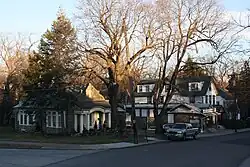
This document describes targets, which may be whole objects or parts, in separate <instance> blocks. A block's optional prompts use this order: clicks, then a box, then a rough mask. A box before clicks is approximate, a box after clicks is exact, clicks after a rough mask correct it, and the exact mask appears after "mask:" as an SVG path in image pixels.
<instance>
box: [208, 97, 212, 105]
mask: <svg viewBox="0 0 250 167" xmlns="http://www.w3.org/2000/svg"><path fill="white" fill-rule="evenodd" d="M209 104H212V96H211V95H209Z"/></svg>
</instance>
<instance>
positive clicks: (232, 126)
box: [222, 120, 248, 129]
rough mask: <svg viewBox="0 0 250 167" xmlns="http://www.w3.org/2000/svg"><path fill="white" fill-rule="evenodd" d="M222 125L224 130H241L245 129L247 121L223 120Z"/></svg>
mask: <svg viewBox="0 0 250 167" xmlns="http://www.w3.org/2000/svg"><path fill="white" fill-rule="evenodd" d="M222 125H223V126H224V127H225V128H226V129H235V127H236V128H237V129H243V128H247V125H248V124H247V121H244V120H224V121H223V122H222Z"/></svg>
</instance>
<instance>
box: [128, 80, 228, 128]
mask: <svg viewBox="0 0 250 167" xmlns="http://www.w3.org/2000/svg"><path fill="white" fill-rule="evenodd" d="M156 81H157V80H142V81H141V82H139V83H138V84H137V86H136V91H135V93H134V95H135V112H136V117H148V118H150V119H152V118H153V117H154V114H153V104H152V100H153V92H152V90H153V89H154V85H155V83H156ZM167 91H168V83H166V85H165V87H164V89H163V92H162V94H161V97H160V104H159V111H158V113H160V112H161V110H162V106H163V102H164V101H165V99H166V95H167ZM224 95H225V94H223V95H222V93H221V90H220V89H219V88H218V87H217V85H216V83H215V80H214V78H213V77H211V76H200V77H181V78H178V79H177V80H176V91H175V92H174V94H173V96H172V98H171V100H170V102H169V104H168V106H167V110H166V111H165V112H167V113H168V112H170V111H171V109H173V108H174V107H176V106H177V105H179V104H189V105H192V106H194V107H197V108H199V109H200V111H201V113H203V114H204V115H206V116H207V117H208V122H210V123H211V124H217V123H218V121H219V120H220V119H222V118H221V115H222V114H223V113H225V112H226V110H225V109H226V106H227V105H226V104H227V103H230V99H229V98H228V97H227V98H225V96H224ZM126 110H127V111H128V115H130V113H131V105H130V104H127V105H126ZM165 114H166V113H165ZM165 114H163V115H165ZM127 118H128V120H129V119H131V118H130V117H129V116H127ZM166 119H167V120H169V119H170V118H166Z"/></svg>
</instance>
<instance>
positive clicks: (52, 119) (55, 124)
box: [47, 112, 62, 128]
mask: <svg viewBox="0 0 250 167" xmlns="http://www.w3.org/2000/svg"><path fill="white" fill-rule="evenodd" d="M47 127H50V128H61V127H62V115H61V114H59V113H58V112H47Z"/></svg>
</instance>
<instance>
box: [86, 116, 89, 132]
mask: <svg viewBox="0 0 250 167" xmlns="http://www.w3.org/2000/svg"><path fill="white" fill-rule="evenodd" d="M89 123H90V119H89V113H88V114H87V123H86V124H87V127H86V128H87V130H89Z"/></svg>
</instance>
